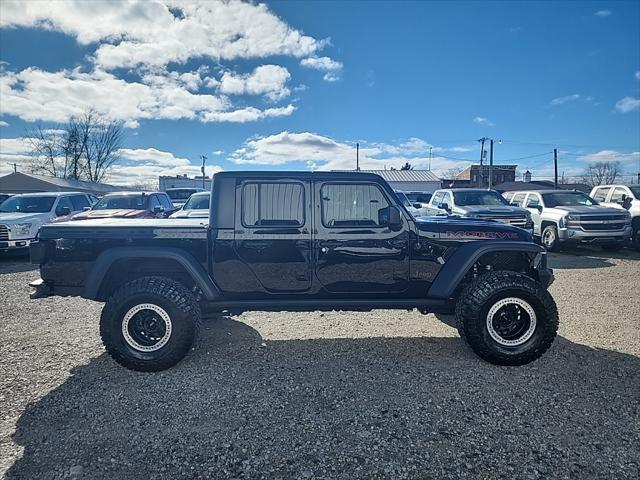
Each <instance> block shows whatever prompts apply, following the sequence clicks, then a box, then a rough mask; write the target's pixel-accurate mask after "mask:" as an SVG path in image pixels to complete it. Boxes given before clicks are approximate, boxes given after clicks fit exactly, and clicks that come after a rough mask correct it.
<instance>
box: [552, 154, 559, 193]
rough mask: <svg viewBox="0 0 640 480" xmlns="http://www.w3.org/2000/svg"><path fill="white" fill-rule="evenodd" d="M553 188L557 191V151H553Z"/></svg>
mask: <svg viewBox="0 0 640 480" xmlns="http://www.w3.org/2000/svg"><path fill="white" fill-rule="evenodd" d="M553 171H554V174H553V188H555V189H556V190H557V189H558V149H557V148H554V149H553Z"/></svg>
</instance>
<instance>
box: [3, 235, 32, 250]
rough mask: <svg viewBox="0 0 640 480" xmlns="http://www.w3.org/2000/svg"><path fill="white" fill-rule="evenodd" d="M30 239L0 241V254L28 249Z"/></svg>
mask: <svg viewBox="0 0 640 480" xmlns="http://www.w3.org/2000/svg"><path fill="white" fill-rule="evenodd" d="M32 241H33V239H32V238H25V239H19V240H0V252H9V251H13V250H23V249H25V248H29V245H31V242H32Z"/></svg>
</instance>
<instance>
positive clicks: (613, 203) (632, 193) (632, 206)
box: [591, 185, 640, 252]
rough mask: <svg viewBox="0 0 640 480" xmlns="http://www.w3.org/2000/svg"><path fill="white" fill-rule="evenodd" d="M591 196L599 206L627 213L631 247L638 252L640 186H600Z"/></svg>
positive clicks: (639, 242)
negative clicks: (629, 221) (631, 234)
mask: <svg viewBox="0 0 640 480" xmlns="http://www.w3.org/2000/svg"><path fill="white" fill-rule="evenodd" d="M591 196H592V197H593V199H594V200H596V201H597V202H598V203H600V205H604V206H605V207H613V208H617V209H623V210H627V211H628V212H629V214H630V215H631V228H632V229H633V246H634V247H635V249H636V250H637V251H639V252H640V185H600V186H597V187H594V189H593V190H591Z"/></svg>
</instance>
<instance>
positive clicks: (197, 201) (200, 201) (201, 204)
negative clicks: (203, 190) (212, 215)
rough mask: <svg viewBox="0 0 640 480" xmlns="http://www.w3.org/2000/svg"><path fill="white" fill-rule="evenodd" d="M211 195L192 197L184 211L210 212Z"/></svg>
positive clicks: (185, 205)
mask: <svg viewBox="0 0 640 480" xmlns="http://www.w3.org/2000/svg"><path fill="white" fill-rule="evenodd" d="M210 196H211V195H209V194H208V193H207V194H206V195H191V197H189V200H187V203H185V204H184V207H183V210H209V197H210Z"/></svg>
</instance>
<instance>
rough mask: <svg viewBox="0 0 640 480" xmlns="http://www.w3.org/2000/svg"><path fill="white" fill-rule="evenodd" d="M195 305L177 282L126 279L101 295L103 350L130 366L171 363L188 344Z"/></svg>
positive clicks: (154, 367)
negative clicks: (108, 295)
mask: <svg viewBox="0 0 640 480" xmlns="http://www.w3.org/2000/svg"><path fill="white" fill-rule="evenodd" d="M199 325H200V309H199V307H198V304H197V301H196V299H195V298H194V296H193V294H192V293H191V292H190V291H189V290H188V289H187V288H186V287H185V286H184V285H182V284H181V283H179V282H176V281H175V280H172V279H170V278H165V277H143V278H139V279H136V280H133V281H131V282H129V283H126V284H125V285H123V286H122V287H120V288H119V289H118V290H116V292H115V293H114V294H113V295H112V296H111V298H109V300H107V303H106V304H105V306H104V308H103V310H102V316H101V318H100V335H101V337H102V341H103V343H104V345H105V348H106V349H107V353H109V355H111V357H112V358H113V359H114V360H115V361H116V362H118V363H119V364H120V365H122V366H124V367H126V368H129V369H131V370H139V371H143V372H154V371H159V370H165V369H167V368H170V367H172V366H174V365H175V364H176V363H178V362H179V361H180V360H182V359H183V358H184V357H185V355H187V353H188V352H189V350H190V349H191V347H192V345H193V342H194V340H195V338H196V336H197V333H198V329H199Z"/></svg>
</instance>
